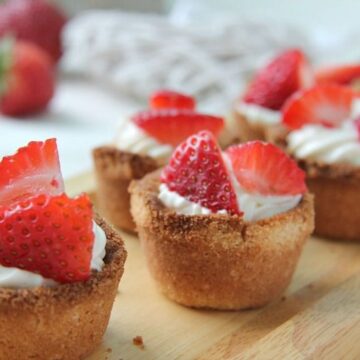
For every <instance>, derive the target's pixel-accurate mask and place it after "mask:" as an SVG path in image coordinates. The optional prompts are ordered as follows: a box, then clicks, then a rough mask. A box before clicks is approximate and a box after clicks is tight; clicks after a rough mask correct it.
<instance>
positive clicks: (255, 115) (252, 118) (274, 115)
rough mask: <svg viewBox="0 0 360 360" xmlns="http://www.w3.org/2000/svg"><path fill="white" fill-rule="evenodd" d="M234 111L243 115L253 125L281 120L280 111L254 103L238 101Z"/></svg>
mask: <svg viewBox="0 0 360 360" xmlns="http://www.w3.org/2000/svg"><path fill="white" fill-rule="evenodd" d="M235 109H236V111H237V112H238V113H239V114H241V115H244V116H245V117H246V120H247V121H248V122H249V123H251V124H254V125H276V124H279V123H280V122H281V112H280V111H277V110H272V109H268V108H266V107H263V106H259V105H256V104H251V103H246V102H243V101H242V102H239V103H237V104H236V106H235Z"/></svg>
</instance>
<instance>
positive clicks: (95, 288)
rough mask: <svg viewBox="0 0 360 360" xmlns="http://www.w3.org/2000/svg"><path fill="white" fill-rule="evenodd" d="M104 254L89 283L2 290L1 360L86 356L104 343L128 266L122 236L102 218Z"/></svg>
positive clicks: (46, 359) (98, 222)
mask: <svg viewBox="0 0 360 360" xmlns="http://www.w3.org/2000/svg"><path fill="white" fill-rule="evenodd" d="M96 222H97V224H98V225H99V226H100V227H101V228H102V229H103V230H104V232H105V234H106V237H107V243H106V256H105V258H104V266H103V269H102V270H101V271H99V272H97V271H93V272H92V275H91V277H90V279H89V280H88V281H85V282H77V283H69V284H62V285H56V286H54V287H37V288H31V289H10V288H1V289H0V313H1V325H0V338H1V340H0V342H1V352H0V359H1V360H5V359H6V360H19V359H37V360H51V359H54V360H55V359H56V360H62V359H64V360H65V359H66V360H73V359H74V360H75V359H83V358H84V357H85V356H87V355H88V354H90V353H91V352H92V351H93V350H94V349H95V348H96V347H97V346H98V345H99V344H100V342H101V339H102V337H103V335H104V333H105V330H106V327H107V325H108V321H109V318H110V313H111V309H112V306H113V302H114V299H115V296H116V292H117V287H118V284H119V281H120V278H121V276H122V274H123V271H124V262H125V259H126V251H125V249H124V246H123V242H122V240H121V238H120V237H119V236H118V235H117V234H116V233H115V232H114V231H113V230H112V229H111V228H110V227H109V226H108V225H107V224H106V223H105V222H104V221H103V220H102V219H100V218H98V219H97V220H96Z"/></svg>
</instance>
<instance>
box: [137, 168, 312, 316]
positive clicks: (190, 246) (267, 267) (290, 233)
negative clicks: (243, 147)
mask: <svg viewBox="0 0 360 360" xmlns="http://www.w3.org/2000/svg"><path fill="white" fill-rule="evenodd" d="M158 188H159V172H158V171H157V172H154V173H152V174H149V175H147V176H146V177H145V178H143V179H142V180H140V181H135V182H133V183H132V184H131V186H130V192H131V211H132V214H133V217H134V220H135V222H136V224H137V228H138V231H139V237H140V240H141V243H142V246H143V248H144V251H145V255H146V259H147V263H148V267H149V270H150V272H151V274H152V276H153V277H154V279H155V281H156V283H157V285H158V286H159V288H160V289H161V291H162V292H163V293H164V294H165V295H166V296H167V297H169V298H170V299H172V300H174V301H176V302H178V303H180V304H183V305H186V306H190V307H196V308H211V309H227V310H237V309H246V308H257V307H260V306H263V305H265V304H267V303H269V302H270V301H272V300H274V299H275V298H277V297H278V296H279V295H280V294H281V293H282V292H283V291H284V290H285V289H286V287H287V286H288V284H289V282H290V280H291V277H292V275H293V272H294V270H295V267H296V264H297V262H298V259H299V256H300V253H301V250H302V248H303V245H304V243H305V241H306V239H307V238H308V236H309V235H310V233H311V232H312V230H313V227H314V223H313V218H314V211H313V198H312V196H311V195H310V194H306V195H305V196H304V199H303V200H302V201H301V203H300V204H299V205H298V206H297V207H296V208H294V209H292V210H290V211H288V212H286V213H283V214H279V215H277V216H274V217H271V218H269V219H265V220H261V221H257V222H253V223H249V222H244V221H243V220H242V219H241V218H240V217H238V216H229V215H220V214H211V215H194V216H188V215H180V214H176V213H175V212H174V211H172V210H170V209H167V208H166V207H164V205H163V204H162V203H161V202H160V200H159V199H158Z"/></svg>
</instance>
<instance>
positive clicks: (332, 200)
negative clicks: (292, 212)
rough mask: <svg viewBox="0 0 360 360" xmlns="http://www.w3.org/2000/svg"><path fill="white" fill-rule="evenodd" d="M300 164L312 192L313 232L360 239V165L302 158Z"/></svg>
mask: <svg viewBox="0 0 360 360" xmlns="http://www.w3.org/2000/svg"><path fill="white" fill-rule="evenodd" d="M299 165H300V166H301V167H302V168H303V169H304V170H305V171H306V175H307V180H306V182H307V185H308V187H309V190H310V191H311V192H312V193H313V194H314V195H315V234H316V235H318V236H322V237H329V238H334V239H338V240H350V241H360V206H359V204H360V168H359V167H355V166H351V165H340V164H331V165H322V164H317V163H312V162H308V161H304V160H301V161H299Z"/></svg>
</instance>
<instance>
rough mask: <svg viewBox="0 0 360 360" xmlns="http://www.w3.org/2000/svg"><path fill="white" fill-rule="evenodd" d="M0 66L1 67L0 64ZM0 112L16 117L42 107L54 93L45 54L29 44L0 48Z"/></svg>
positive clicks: (53, 81)
mask: <svg viewBox="0 0 360 360" xmlns="http://www.w3.org/2000/svg"><path fill="white" fill-rule="evenodd" d="M1 65H2V66H1ZM0 79H1V83H0V111H1V112H2V113H3V114H6V115H12V116H19V115H26V114H30V113H34V112H39V111H41V110H44V109H45V107H46V106H47V104H48V103H49V101H50V100H51V98H52V96H53V94H54V86H55V78H54V69H53V65H52V62H51V60H50V58H49V56H48V55H47V54H46V53H45V52H44V51H43V50H41V49H40V48H39V47H37V46H36V45H34V44H31V43H25V42H17V43H14V44H9V45H8V46H6V45H5V43H3V46H2V48H0Z"/></svg>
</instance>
